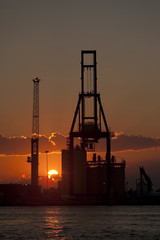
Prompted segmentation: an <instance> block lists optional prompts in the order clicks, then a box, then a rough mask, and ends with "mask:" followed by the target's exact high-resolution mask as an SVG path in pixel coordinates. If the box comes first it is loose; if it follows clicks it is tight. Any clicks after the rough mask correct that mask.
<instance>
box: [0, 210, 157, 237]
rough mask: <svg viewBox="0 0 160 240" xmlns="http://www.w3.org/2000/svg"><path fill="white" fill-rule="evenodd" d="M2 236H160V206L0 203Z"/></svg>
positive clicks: (0, 235)
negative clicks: (36, 205) (5, 205)
mask: <svg viewBox="0 0 160 240" xmlns="http://www.w3.org/2000/svg"><path fill="white" fill-rule="evenodd" d="M0 239H7V240H8V239H12V240H14V239H35V240H38V239H118V240H119V239H123V240H125V239H126V240H129V239H145V240H148V239H151V240H158V239H159V240H160V206H80V207H77V206H73V207H66V206H64V207H0Z"/></svg>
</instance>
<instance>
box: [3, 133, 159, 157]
mask: <svg viewBox="0 0 160 240" xmlns="http://www.w3.org/2000/svg"><path fill="white" fill-rule="evenodd" d="M66 140H67V139H66V137H65V136H63V135H62V134H60V133H52V134H51V136H50V137H46V136H44V135H42V136H40V138H39V151H40V152H41V153H44V152H45V151H46V150H48V151H50V152H52V151H61V150H62V149H63V148H66ZM111 146H112V151H126V150H133V151H134V150H142V149H150V148H157V147H159V146H160V139H159V138H146V137H143V136H133V135H131V136H128V135H124V134H120V135H118V136H117V137H116V138H113V139H112V145H111ZM96 150H97V151H105V141H100V143H99V144H98V147H97V148H96ZM30 153H31V140H30V138H28V137H23V136H22V137H5V136H3V135H0V154H6V155H24V154H30Z"/></svg>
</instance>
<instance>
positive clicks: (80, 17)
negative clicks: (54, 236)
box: [0, 0, 160, 187]
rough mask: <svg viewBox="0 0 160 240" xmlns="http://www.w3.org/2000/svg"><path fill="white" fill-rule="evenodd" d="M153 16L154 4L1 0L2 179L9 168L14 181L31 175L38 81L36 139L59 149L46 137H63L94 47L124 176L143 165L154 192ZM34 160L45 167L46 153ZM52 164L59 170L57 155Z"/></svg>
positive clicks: (159, 80) (158, 51) (158, 102)
mask: <svg viewBox="0 0 160 240" xmlns="http://www.w3.org/2000/svg"><path fill="white" fill-rule="evenodd" d="M159 13H160V1H158V0H153V1H149V0H141V1H138V0H134V1H133V0H132V1H131V0H126V1H124V0H121V1H119V0H115V1H114V0H113V1H109V0H100V1H97V0H79V1H78V0H77V1H75V0H72V1H71V0H67V1H62V0H46V1H44V0H32V1H31V0H26V1H25V0H14V1H12V0H0V30H1V37H0V79H1V81H0V112H1V117H0V134H2V136H1V137H0V144H1V146H0V154H1V157H0V165H1V167H0V181H3V180H4V179H5V180H6V179H7V178H6V177H5V174H4V172H5V173H6V172H7V171H8V174H7V176H8V179H9V176H10V172H9V169H10V168H11V166H12V165H14V168H15V170H14V171H15V172H14V173H15V174H16V176H19V175H21V174H24V173H26V174H29V172H30V168H29V165H27V163H26V162H25V161H26V156H27V154H29V153H30V152H29V151H30V145H29V144H30V143H29V139H28V138H29V137H30V136H31V128H32V102H33V99H32V98H33V83H32V79H33V78H35V77H37V76H38V77H39V78H40V79H41V80H42V81H41V82H40V134H41V135H44V136H45V137H44V138H45V139H46V141H47V143H46V145H45V147H43V149H42V152H44V151H45V150H46V148H47V149H49V148H50V150H51V151H56V150H57V151H59V152H60V145H58V147H55V146H54V147H53V146H52V145H53V144H52V145H50V144H51V142H49V140H48V138H49V136H51V135H52V133H55V132H59V134H60V135H58V134H57V135H56V136H59V137H60V136H61V137H62V138H63V136H67V135H68V133H69V130H70V126H71V123H72V118H73V114H74V111H75V107H76V104H77V99H78V93H79V91H80V54H81V50H89V49H92V50H96V51H97V64H98V65H97V68H98V91H99V92H100V93H101V100H102V104H103V108H104V111H105V114H106V118H107V122H108V125H109V127H110V128H111V130H112V131H114V132H116V133H119V134H120V135H119V137H118V140H117V141H118V147H117V145H116V144H117V143H116V141H115V142H114V143H113V151H115V155H117V156H118V157H120V158H123V157H124V158H126V161H128V167H127V169H126V174H127V177H128V176H131V175H134V174H135V173H136V174H137V175H138V174H139V173H138V167H139V166H140V165H141V164H143V166H144V167H146V169H147V171H148V174H149V175H150V176H151V177H152V179H153V182H154V181H155V182H154V183H155V185H156V186H157V187H158V186H159V187H160V179H158V175H159V173H158V172H156V168H157V167H159V161H160V151H159V147H160V143H159V139H158V138H159V137H160V94H159V92H160V67H159V63H160V27H159V24H160V14H159ZM20 136H24V137H25V138H20ZM136 137H137V138H136ZM24 139H26V140H25V141H24ZM56 139H57V138H56ZM63 140H64V138H63ZM13 142H14V147H13V145H12V143H13ZM22 142H23V143H22ZM24 142H25V143H24ZM64 142H65V141H64ZM64 142H63V144H64ZM16 144H17V145H16ZM22 144H24V145H25V144H26V145H25V146H24V147H22ZM58 144H59V143H58ZM63 144H62V146H64V145H63ZM114 144H115V145H114ZM127 144H128V145H127ZM15 146H16V149H17V150H16V151H15ZM18 146H19V147H18ZM22 149H23V151H22ZM129 150H130V151H129ZM122 151H123V152H122ZM8 154H9V156H7V155H8ZM17 155H19V156H17ZM40 158H41V161H42V162H43V164H44V161H45V160H44V159H45V154H42V156H40ZM50 159H52V160H53V161H52V165H53V166H52V167H54V164H55V169H57V170H60V155H59V156H58V157H57V156H55V154H50ZM57 159H58V160H57ZM22 161H23V164H22ZM20 162H21V164H20V165H22V166H21V168H20V165H19V167H18V163H20ZM53 162H55V163H54V164H53ZM43 164H41V165H43ZM16 166H17V167H16ZM135 166H136V167H135ZM4 169H5V171H4ZM16 169H17V170H16ZM41 169H42V167H41ZM16 171H18V172H16ZM133 173H134V174H133ZM136 177H137V176H135V175H134V176H133V178H132V179H133V180H132V181H134V180H135V179H136ZM157 179H158V180H157Z"/></svg>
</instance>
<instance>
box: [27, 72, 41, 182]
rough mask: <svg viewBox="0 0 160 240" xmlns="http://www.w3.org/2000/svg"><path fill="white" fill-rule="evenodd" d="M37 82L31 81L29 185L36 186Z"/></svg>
mask: <svg viewBox="0 0 160 240" xmlns="http://www.w3.org/2000/svg"><path fill="white" fill-rule="evenodd" d="M39 82H40V79H39V78H38V77H37V78H35V79H33V122H32V138H31V158H28V162H31V185H32V186H38V155H39V151H38V150H39Z"/></svg>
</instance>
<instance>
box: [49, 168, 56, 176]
mask: <svg viewBox="0 0 160 240" xmlns="http://www.w3.org/2000/svg"><path fill="white" fill-rule="evenodd" d="M52 175H58V172H57V171H56V170H54V169H52V170H50V171H49V172H48V178H50V177H51V176H52Z"/></svg>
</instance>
